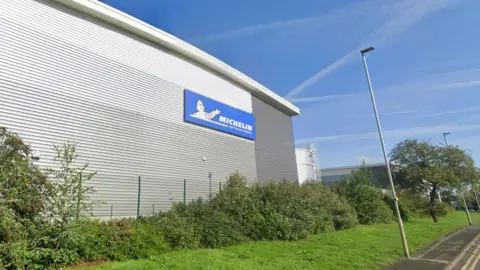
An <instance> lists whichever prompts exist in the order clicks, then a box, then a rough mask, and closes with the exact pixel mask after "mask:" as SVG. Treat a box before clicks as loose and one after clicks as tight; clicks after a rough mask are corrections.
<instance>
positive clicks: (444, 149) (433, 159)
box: [390, 139, 478, 222]
mask: <svg viewBox="0 0 480 270" xmlns="http://www.w3.org/2000/svg"><path fill="white" fill-rule="evenodd" d="M390 162H391V163H392V169H393V176H394V178H395V183H396V184H397V185H398V187H399V189H400V190H402V191H405V192H407V193H413V194H419V195H420V194H428V198H429V206H428V211H429V214H430V216H431V217H432V219H433V221H434V222H437V214H438V213H437V212H438V211H439V210H440V211H441V209H437V206H438V204H437V202H436V200H437V197H438V193H439V192H440V191H441V190H444V189H452V188H456V189H459V190H460V191H461V192H465V190H464V189H465V188H466V187H467V186H469V185H471V184H474V182H476V181H477V179H478V177H477V176H478V173H477V171H476V168H475V164H474V162H473V159H472V158H471V157H470V156H469V155H468V154H467V153H466V152H465V151H464V150H462V149H460V148H458V147H453V146H443V145H433V144H432V143H431V142H429V141H419V140H410V139H407V140H404V141H402V142H400V143H398V144H397V145H396V146H395V148H394V149H392V151H391V153H390Z"/></svg>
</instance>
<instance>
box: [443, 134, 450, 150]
mask: <svg viewBox="0 0 480 270" xmlns="http://www.w3.org/2000/svg"><path fill="white" fill-rule="evenodd" d="M447 135H450V132H444V133H443V139H444V140H445V145H446V146H447V147H448V142H447Z"/></svg>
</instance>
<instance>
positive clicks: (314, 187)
mask: <svg viewBox="0 0 480 270" xmlns="http://www.w3.org/2000/svg"><path fill="white" fill-rule="evenodd" d="M302 197H303V198H304V200H305V207H306V208H307V209H308V210H309V211H310V212H311V213H312V214H313V215H314V217H315V223H314V227H313V231H312V232H313V233H319V232H322V231H331V230H343V229H349V228H353V227H355V226H356V225H357V224H358V219H357V214H356V212H355V209H354V208H353V207H352V206H351V205H349V204H348V202H347V200H346V199H345V198H343V197H340V196H338V194H336V193H335V192H333V190H332V189H331V188H329V187H328V186H326V185H324V184H321V183H315V182H306V183H304V184H303V185H302Z"/></svg>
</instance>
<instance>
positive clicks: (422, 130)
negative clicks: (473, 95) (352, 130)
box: [295, 124, 480, 144]
mask: <svg viewBox="0 0 480 270" xmlns="http://www.w3.org/2000/svg"><path fill="white" fill-rule="evenodd" d="M445 130H448V131H450V132H460V131H462V132H463V131H474V130H480V124H466V125H438V126H419V127H413V128H403V129H392V130H386V131H385V132H384V133H385V137H387V138H388V137H409V136H422V135H426V134H441V133H442V132H444V131H445ZM358 140H378V133H377V132H367V133H361V134H339V135H332V136H322V137H313V138H305V139H300V140H296V141H295V143H296V144H302V143H303V144H305V143H313V142H327V141H342V142H349V141H358Z"/></svg>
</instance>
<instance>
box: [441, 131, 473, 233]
mask: <svg viewBox="0 0 480 270" xmlns="http://www.w3.org/2000/svg"><path fill="white" fill-rule="evenodd" d="M447 135H450V132H444V133H443V139H444V140H445V145H446V146H447V147H450V146H449V145H448V142H447ZM475 197H476V196H475ZM462 199H463V204H464V205H465V212H466V213H467V218H468V224H469V225H472V218H471V217H470V212H469V211H468V205H467V200H466V199H465V192H463V194H462Z"/></svg>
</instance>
